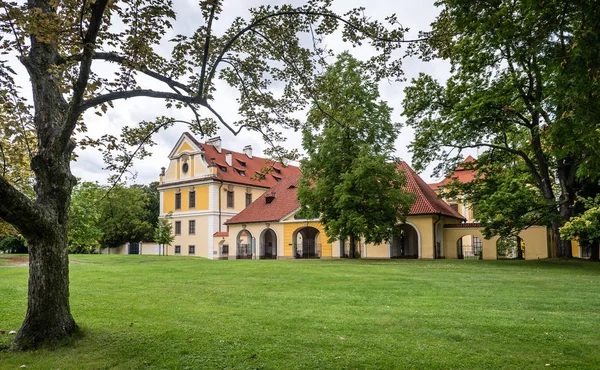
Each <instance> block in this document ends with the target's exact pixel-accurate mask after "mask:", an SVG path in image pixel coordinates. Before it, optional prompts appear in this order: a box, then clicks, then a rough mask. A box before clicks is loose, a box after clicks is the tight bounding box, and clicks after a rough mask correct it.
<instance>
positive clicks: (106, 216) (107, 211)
mask: <svg viewBox="0 0 600 370" xmlns="http://www.w3.org/2000/svg"><path fill="white" fill-rule="evenodd" d="M156 185H157V184H156V183H152V184H150V185H132V186H130V187H126V186H123V185H118V186H115V187H114V188H110V187H107V186H101V185H98V184H95V183H90V182H84V183H82V184H80V185H78V186H77V187H75V189H74V191H73V197H72V201H71V209H70V220H69V251H70V252H71V253H94V252H95V251H96V250H97V249H98V248H100V247H104V248H107V247H108V248H113V247H118V246H120V245H122V244H123V243H126V242H128V241H151V240H152V238H153V231H154V225H157V224H158V212H159V203H160V200H159V194H158V190H157V189H156Z"/></svg>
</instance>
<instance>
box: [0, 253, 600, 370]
mask: <svg viewBox="0 0 600 370" xmlns="http://www.w3.org/2000/svg"><path fill="white" fill-rule="evenodd" d="M0 260H1V259H0ZM71 261H72V265H71V296H72V298H71V309H72V312H73V315H74V317H75V319H76V320H77V322H78V324H79V325H80V326H81V328H82V331H83V337H82V338H80V339H77V340H72V341H67V342H66V343H63V344H62V345H59V346H58V347H56V348H54V349H52V350H51V349H40V350H37V351H33V352H28V353H13V352H6V351H4V352H0V368H2V369H17V368H19V367H20V366H21V365H26V366H27V369H63V370H64V369H202V368H208V369H292V368H294V369H317V368H318V369H359V368H373V369H385V368H401V369H407V368H414V369H503V368H505V369H541V368H544V369H545V368H547V366H546V364H549V366H550V368H554V369H595V368H597V367H598V364H599V363H600V352H599V351H598V347H599V346H600V336H599V335H598V333H600V311H599V306H600V265H598V264H593V263H589V262H586V261H557V260H548V261H451V260H435V261H414V260H411V261H400V260H394V261H371V260H369V261H362V260H359V261H348V260H320V261H316V260H312V261H207V260H203V259H200V258H193V257H156V256H72V257H71ZM6 266H7V264H6V263H2V262H1V261H0V297H1V298H0V329H2V330H4V331H6V332H8V331H9V330H17V329H18V327H19V325H20V323H21V320H22V319H23V317H24V315H25V310H26V294H27V267H6ZM12 338H13V336H9V335H8V334H2V335H0V346H3V347H7V346H8V345H9V344H10V341H11V339H12Z"/></svg>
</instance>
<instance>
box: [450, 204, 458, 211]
mask: <svg viewBox="0 0 600 370" xmlns="http://www.w3.org/2000/svg"><path fill="white" fill-rule="evenodd" d="M450 208H452V209H453V210H455V211H456V212H458V203H452V204H450Z"/></svg>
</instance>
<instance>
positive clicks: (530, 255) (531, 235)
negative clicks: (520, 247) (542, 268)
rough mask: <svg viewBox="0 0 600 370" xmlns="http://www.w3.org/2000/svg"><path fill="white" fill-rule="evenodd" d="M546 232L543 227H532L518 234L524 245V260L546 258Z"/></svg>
mask: <svg viewBox="0 0 600 370" xmlns="http://www.w3.org/2000/svg"><path fill="white" fill-rule="evenodd" d="M546 234H547V230H546V227H543V226H532V227H530V228H528V229H526V230H523V231H521V232H520V233H519V237H520V238H521V239H523V242H524V245H525V253H524V255H525V259H528V260H535V259H540V258H548V244H547V237H546Z"/></svg>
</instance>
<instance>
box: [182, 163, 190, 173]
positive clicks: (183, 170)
mask: <svg viewBox="0 0 600 370" xmlns="http://www.w3.org/2000/svg"><path fill="white" fill-rule="evenodd" d="M189 169H190V165H189V164H187V163H184V164H183V166H181V172H183V173H187V172H188V170H189Z"/></svg>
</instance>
